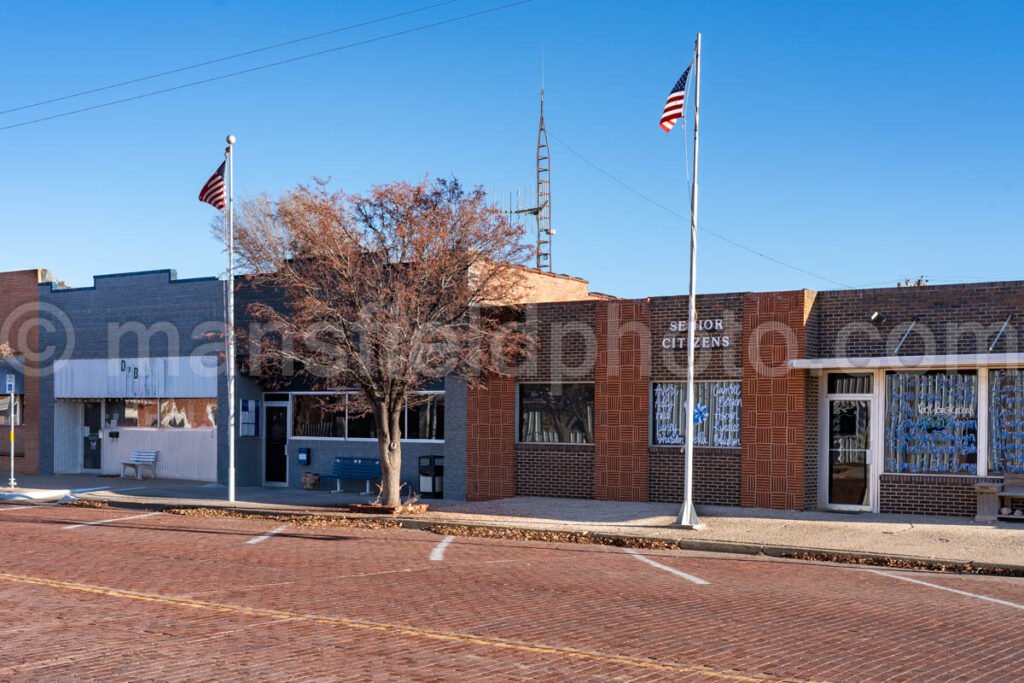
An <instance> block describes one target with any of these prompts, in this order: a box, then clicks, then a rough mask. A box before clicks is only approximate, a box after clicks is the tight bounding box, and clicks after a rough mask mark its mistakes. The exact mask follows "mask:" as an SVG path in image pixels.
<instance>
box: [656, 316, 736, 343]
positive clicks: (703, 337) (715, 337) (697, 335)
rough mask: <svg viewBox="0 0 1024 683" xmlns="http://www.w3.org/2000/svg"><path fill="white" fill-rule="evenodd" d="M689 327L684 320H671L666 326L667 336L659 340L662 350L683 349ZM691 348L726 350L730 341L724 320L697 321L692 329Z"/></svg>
mask: <svg viewBox="0 0 1024 683" xmlns="http://www.w3.org/2000/svg"><path fill="white" fill-rule="evenodd" d="M688 327H689V325H688V324H687V322H686V321H685V320H673V321H671V322H669V324H668V331H669V336H666V337H663V338H662V340H661V348H663V349H685V348H686V331H687V328H688ZM693 332H694V336H693V347H694V348H695V349H726V348H729V345H730V344H731V343H732V341H731V340H730V339H729V334H728V332H727V330H726V329H725V320H723V319H722V318H709V319H706V320H697V324H696V325H694V328H693Z"/></svg>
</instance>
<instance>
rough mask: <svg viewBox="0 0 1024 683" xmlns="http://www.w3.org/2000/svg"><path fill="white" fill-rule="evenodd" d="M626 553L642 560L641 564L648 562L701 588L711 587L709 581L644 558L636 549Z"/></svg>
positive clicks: (627, 550)
mask: <svg viewBox="0 0 1024 683" xmlns="http://www.w3.org/2000/svg"><path fill="white" fill-rule="evenodd" d="M626 552H627V553H629V554H630V555H632V556H633V557H635V558H636V559H638V560H640V561H641V562H646V563H647V564H649V565H651V566H652V567H657V568H658V569H661V570H662V571H666V572H668V573H669V574H675V575H676V576H678V577H679V578H681V579H686V580H687V581H692V582H693V583H695V584H697V585H699V586H707V585H709V584H708V582H707V581H705V580H704V579H702V578H700V577H699V576H694V575H693V574H687V573H686V572H681V571H679V570H678V569H676V568H674V567H669V566H668V565H664V564H662V563H661V562H655V561H654V560H652V559H651V558H649V557H644V556H643V555H641V554H640V553H638V552H637V551H636V550H635V549H634V548H626Z"/></svg>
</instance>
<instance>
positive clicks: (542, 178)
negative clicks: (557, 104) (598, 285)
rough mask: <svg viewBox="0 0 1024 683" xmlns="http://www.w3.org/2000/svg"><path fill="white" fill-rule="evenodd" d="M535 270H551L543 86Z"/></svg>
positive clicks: (551, 233) (548, 157) (548, 154)
mask: <svg viewBox="0 0 1024 683" xmlns="http://www.w3.org/2000/svg"><path fill="white" fill-rule="evenodd" d="M532 212H533V213H534V215H535V216H536V217H537V270H546V271H548V272H549V273H550V272H551V238H552V237H553V236H554V234H555V231H554V230H552V229H551V149H550V148H549V147H548V131H547V129H546V128H545V127H544V88H541V90H540V128H539V130H538V131H537V206H536V208H535V209H533V211H532Z"/></svg>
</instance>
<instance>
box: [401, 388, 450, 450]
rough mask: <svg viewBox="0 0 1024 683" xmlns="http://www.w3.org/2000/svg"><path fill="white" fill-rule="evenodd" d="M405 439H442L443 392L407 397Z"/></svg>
mask: <svg viewBox="0 0 1024 683" xmlns="http://www.w3.org/2000/svg"><path fill="white" fill-rule="evenodd" d="M406 430H407V432H408V433H407V434H406V435H405V436H406V438H407V439H436V440H441V439H444V394H425V395H420V396H415V397H412V398H410V399H409V407H408V426H407V427H406Z"/></svg>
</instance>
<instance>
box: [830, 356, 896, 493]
mask: <svg viewBox="0 0 1024 683" xmlns="http://www.w3.org/2000/svg"><path fill="white" fill-rule="evenodd" d="M829 374H844V375H845V374H851V375H852V374H871V376H872V378H871V389H872V391H871V393H869V394H830V393H828V375H829ZM884 384H885V372H884V371H883V370H870V371H868V372H867V373H863V372H858V371H857V370H856V369H849V370H843V371H838V372H836V373H829V372H823V373H822V375H821V378H820V381H819V400H818V505H819V507H821V508H823V509H825V510H836V511H847V512H878V509H879V507H878V504H879V496H878V487H879V485H880V482H881V477H880V474H881V471H882V466H883V458H884V453H883V448H884V441H883V435H884V425H883V420H884V405H883V401H882V397H883V392H884V388H885V387H884ZM833 400H840V401H843V400H847V401H867V403H868V419H869V421H870V426H869V430H868V439H869V441H868V453H867V464H868V475H867V487H868V504H867V505H839V504H833V503H830V502H829V500H828V495H829V483H830V482H829V480H830V478H831V474H832V468H831V464H830V462H829V452H828V451H829V428H830V415H829V402H830V401H833Z"/></svg>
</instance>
